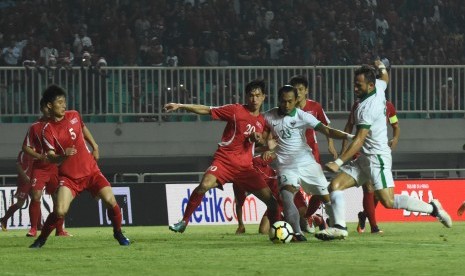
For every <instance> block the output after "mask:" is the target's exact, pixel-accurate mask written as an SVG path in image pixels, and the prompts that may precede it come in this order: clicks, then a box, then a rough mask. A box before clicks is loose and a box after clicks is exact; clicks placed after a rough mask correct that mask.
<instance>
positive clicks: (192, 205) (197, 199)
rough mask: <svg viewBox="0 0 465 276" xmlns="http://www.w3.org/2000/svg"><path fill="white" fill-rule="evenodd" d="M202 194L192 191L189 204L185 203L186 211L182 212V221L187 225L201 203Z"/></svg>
mask: <svg viewBox="0 0 465 276" xmlns="http://www.w3.org/2000/svg"><path fill="white" fill-rule="evenodd" d="M203 196H204V194H199V193H197V192H196V190H194V191H193V192H192V194H191V196H190V197H189V202H187V206H186V210H185V211H184V215H183V217H182V220H184V222H185V223H186V225H187V224H188V223H189V218H190V217H191V215H192V213H194V211H195V209H197V207H199V205H200V203H201V202H202V199H203Z"/></svg>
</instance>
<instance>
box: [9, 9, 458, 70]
mask: <svg viewBox="0 0 465 276" xmlns="http://www.w3.org/2000/svg"><path fill="white" fill-rule="evenodd" d="M26 18H27V20H25V19H26ZM0 26H2V28H1V29H0V47H1V57H0V65H1V66H22V65H23V64H27V65H30V64H38V65H45V66H47V65H49V63H56V64H61V65H66V66H70V65H72V66H79V65H81V62H82V60H83V59H84V60H85V59H86V57H88V55H89V54H90V57H91V59H92V61H93V64H96V63H97V62H98V61H99V60H102V59H101V58H102V57H104V59H105V60H106V62H105V64H108V65H111V66H235V65H238V66H246V65H254V66H258V65H294V66H295V65H349V64H350V65H352V64H362V63H368V62H369V61H372V60H373V59H374V58H375V57H377V56H380V57H388V58H389V59H390V60H391V62H392V64H406V65H416V64H446V65H450V64H464V63H465V48H464V43H463V39H464V29H463V28H462V26H465V5H463V3H462V1H460V0H425V1H420V0H391V1H390V0H353V1H343V0H336V1H323V0H268V1H266V0H247V1H245V0H176V1H175V0H172V1H167V0H139V1H130V0H100V1H89V0H80V1H71V0H23V1H11V0H1V1H0ZM83 57H84V58H83Z"/></svg>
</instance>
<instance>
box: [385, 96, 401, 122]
mask: <svg viewBox="0 0 465 276" xmlns="http://www.w3.org/2000/svg"><path fill="white" fill-rule="evenodd" d="M386 115H387V117H388V120H389V124H391V125H394V124H397V123H398V122H399V119H398V118H397V112H396V108H395V107H394V105H393V104H392V103H391V102H390V101H386Z"/></svg>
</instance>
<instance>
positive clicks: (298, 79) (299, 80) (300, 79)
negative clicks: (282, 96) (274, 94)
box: [289, 75, 308, 88]
mask: <svg viewBox="0 0 465 276" xmlns="http://www.w3.org/2000/svg"><path fill="white" fill-rule="evenodd" d="M289 84H290V85H292V86H294V87H295V86H296V85H298V84H302V85H303V86H304V87H305V88H308V79H307V78H306V77H304V76H302V75H295V76H292V77H291V80H289Z"/></svg>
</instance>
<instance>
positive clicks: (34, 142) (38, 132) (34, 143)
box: [23, 118, 56, 170]
mask: <svg viewBox="0 0 465 276" xmlns="http://www.w3.org/2000/svg"><path fill="white" fill-rule="evenodd" d="M47 122H48V121H47V120H46V119H42V118H41V119H39V120H38V121H36V122H35V123H33V124H32V125H31V126H30V127H29V129H28V131H27V134H26V137H25V138H24V142H23V146H27V147H30V148H32V149H34V151H35V152H37V153H40V154H45V153H46V149H45V147H44V143H43V139H42V130H43V129H44V126H45V124H46V123H47ZM33 166H34V169H44V170H48V169H49V168H50V167H52V166H56V165H55V164H52V163H50V162H43V161H41V160H37V159H34V163H33Z"/></svg>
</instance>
